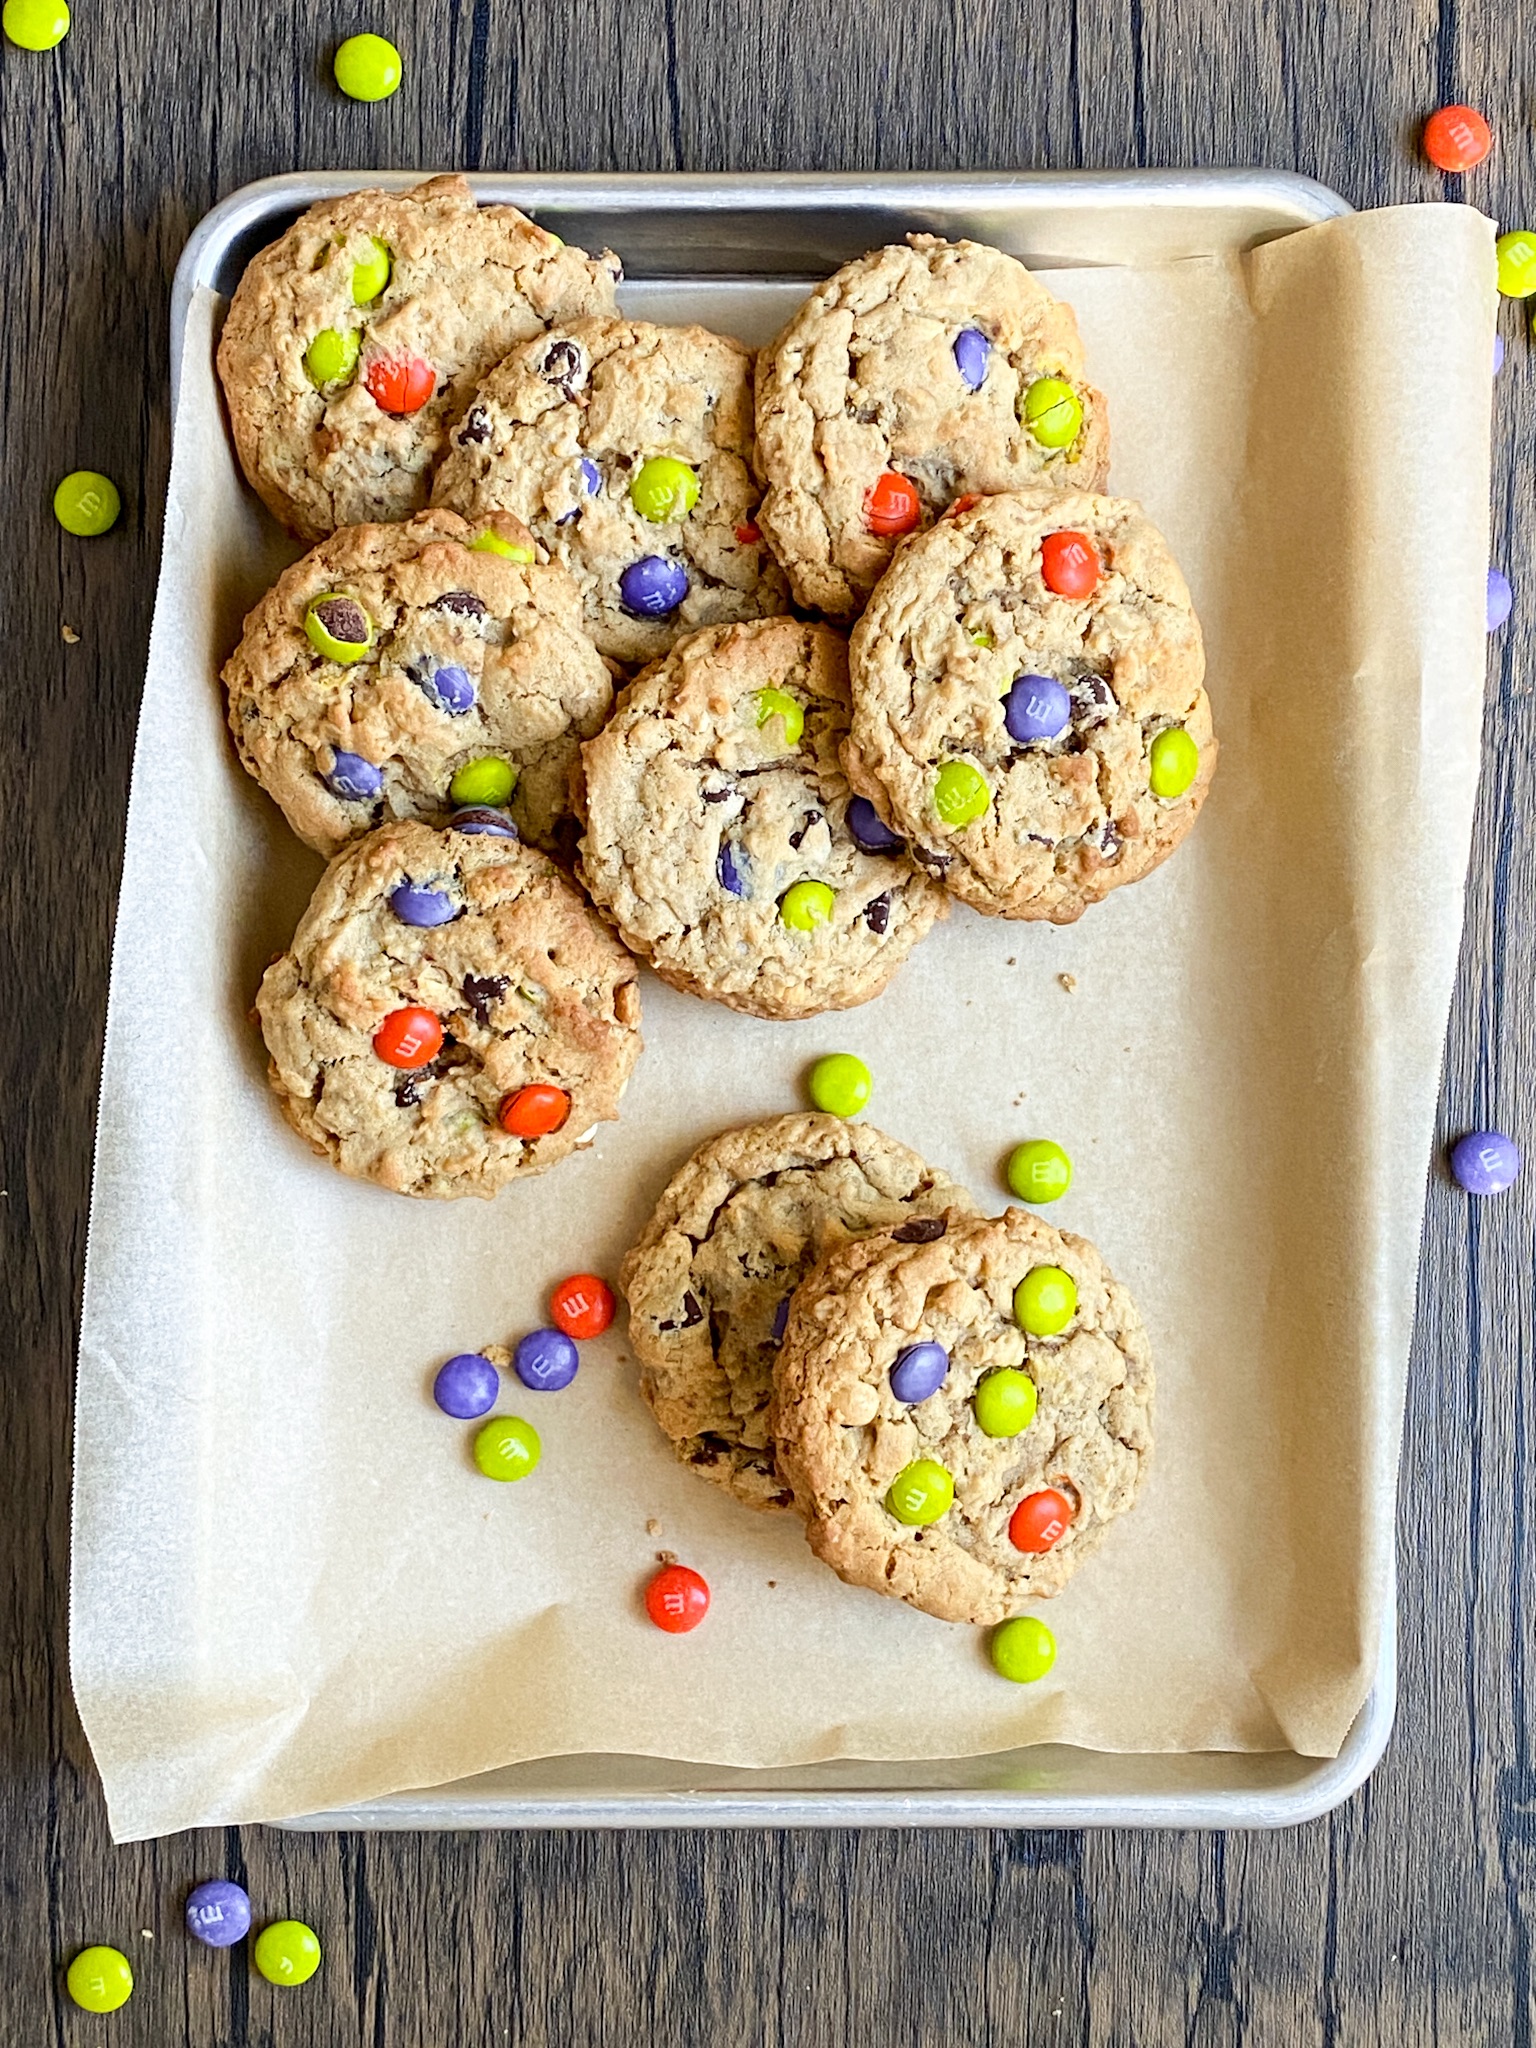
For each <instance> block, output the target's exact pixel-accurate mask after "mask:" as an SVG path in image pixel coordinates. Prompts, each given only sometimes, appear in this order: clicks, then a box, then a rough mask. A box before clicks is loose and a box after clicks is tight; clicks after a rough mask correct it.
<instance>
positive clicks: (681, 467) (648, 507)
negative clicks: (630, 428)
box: [629, 455, 699, 526]
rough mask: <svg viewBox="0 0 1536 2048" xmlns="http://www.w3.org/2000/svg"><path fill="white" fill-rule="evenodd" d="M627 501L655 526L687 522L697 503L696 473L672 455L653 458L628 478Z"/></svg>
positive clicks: (697, 484)
mask: <svg viewBox="0 0 1536 2048" xmlns="http://www.w3.org/2000/svg"><path fill="white" fill-rule="evenodd" d="M629 502H630V503H631V505H633V506H634V508H635V510H636V511H637V512H638V513H639V514H640V517H641V518H642V519H648V520H650V521H651V523H652V524H653V525H655V526H666V525H670V524H672V523H673V522H674V521H676V520H679V519H686V518H687V517H688V514H689V513H690V512H691V511H692V510H693V508H694V506H695V505H697V503H698V502H699V479H698V473H697V472H696V471H695V470H693V469H690V467H689V466H688V464H687V463H686V462H679V461H678V460H677V458H676V456H674V455H653V456H652V457H651V459H650V461H649V462H643V463H641V465H640V467H639V469H638V470H636V472H635V474H634V476H633V477H632V478H631V480H630V485H629Z"/></svg>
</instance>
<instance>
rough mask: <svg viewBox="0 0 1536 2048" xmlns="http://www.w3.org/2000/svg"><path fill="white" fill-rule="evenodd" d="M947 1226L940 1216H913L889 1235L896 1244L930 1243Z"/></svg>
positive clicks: (940, 1235) (938, 1236) (941, 1233)
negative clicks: (908, 1221)
mask: <svg viewBox="0 0 1536 2048" xmlns="http://www.w3.org/2000/svg"><path fill="white" fill-rule="evenodd" d="M948 1228H949V1225H948V1223H947V1222H946V1221H945V1220H944V1218H943V1217H942V1216H914V1217H913V1218H912V1221H911V1222H910V1223H903V1224H901V1225H900V1226H899V1227H898V1228H897V1229H895V1230H893V1231H892V1232H891V1237H892V1239H893V1241H894V1242H895V1243H897V1244H932V1243H933V1242H934V1240H935V1239H936V1238H940V1237H942V1236H943V1235H944V1233H945V1231H946V1230H948Z"/></svg>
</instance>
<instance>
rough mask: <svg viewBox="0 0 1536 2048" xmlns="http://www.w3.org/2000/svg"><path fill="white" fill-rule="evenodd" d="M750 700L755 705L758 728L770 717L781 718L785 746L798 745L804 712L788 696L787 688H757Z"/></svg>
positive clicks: (803, 723)
mask: <svg viewBox="0 0 1536 2048" xmlns="http://www.w3.org/2000/svg"><path fill="white" fill-rule="evenodd" d="M752 702H753V704H754V705H755V706H756V707H757V723H758V727H759V729H761V728H762V727H763V726H765V725H766V724H767V723H768V721H769V719H770V718H782V719H783V721H784V744H785V746H786V747H798V746H799V744H800V735H801V734H802V733H803V732H804V731H805V712H804V710H803V709H802V708H801V706H800V704H799V702H798V701H797V700H796V699H795V698H793V697H791V696H790V694H789V692H788V690H759V691H758V693H757V695H756V696H755V697H754V698H753V700H752Z"/></svg>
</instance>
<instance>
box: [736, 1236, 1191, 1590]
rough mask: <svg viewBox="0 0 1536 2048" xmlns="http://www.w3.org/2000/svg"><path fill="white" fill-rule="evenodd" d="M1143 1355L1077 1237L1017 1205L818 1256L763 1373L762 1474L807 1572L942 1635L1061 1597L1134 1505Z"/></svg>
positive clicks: (1141, 1464)
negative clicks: (935, 1621) (796, 1526)
mask: <svg viewBox="0 0 1536 2048" xmlns="http://www.w3.org/2000/svg"><path fill="white" fill-rule="evenodd" d="M1152 1387H1153V1376H1152V1359H1151V1354H1150V1351H1149V1348H1148V1344H1147V1337H1146V1332H1145V1330H1144V1329H1143V1328H1142V1324H1141V1318H1140V1316H1139V1315H1138V1314H1137V1312H1136V1304H1135V1303H1134V1302H1133V1301H1132V1300H1131V1297H1130V1295H1129V1294H1128V1293H1127V1292H1126V1290H1125V1288H1124V1287H1122V1286H1121V1285H1120V1283H1119V1281H1117V1280H1115V1279H1114V1278H1113V1277H1112V1276H1111V1275H1110V1274H1109V1273H1108V1272H1107V1271H1106V1270H1105V1266H1104V1261H1103V1260H1102V1259H1101V1258H1100V1256H1099V1254H1098V1252H1097V1251H1095V1249H1094V1248H1093V1246H1092V1245H1091V1244H1089V1243H1088V1241H1087V1239H1086V1238H1081V1237H1073V1236H1071V1235H1070V1234H1069V1233H1068V1232H1065V1231H1060V1230H1053V1229H1052V1228H1051V1226H1050V1225H1049V1224H1048V1223H1044V1222H1042V1221H1041V1220H1040V1219H1039V1218H1038V1217H1036V1216H1031V1215H1029V1214H1027V1213H1026V1212H1025V1211H1024V1210H1022V1209H1010V1210H1008V1211H1007V1213H1006V1214H1005V1215H1003V1216H1001V1217H998V1218H996V1219H995V1220H992V1219H987V1218H975V1217H971V1218H966V1217H957V1216H955V1215H953V1214H952V1215H951V1216H950V1218H949V1221H948V1227H947V1228H946V1230H945V1231H944V1233H943V1235H942V1236H939V1237H935V1238H932V1239H931V1240H925V1241H922V1242H919V1243H910V1242H903V1241H902V1238H901V1233H900V1232H892V1233H883V1234H881V1235H878V1236H875V1237H868V1238H864V1239H862V1240H860V1241H859V1242H857V1243H854V1244H849V1245H846V1246H843V1247H841V1248H839V1249H836V1250H834V1251H832V1252H831V1253H830V1254H828V1255H827V1256H826V1257H825V1258H824V1260H823V1261H822V1263H821V1264H819V1265H818V1266H817V1267H816V1268H815V1270H814V1271H813V1272H812V1273H811V1274H810V1276H809V1277H808V1278H807V1280H806V1282H805V1284H804V1286H803V1287H802V1288H801V1290H800V1292H799V1293H798V1294H797V1295H796V1297H795V1302H794V1306H793V1308H792V1310H791V1312H790V1317H789V1324H788V1328H787V1330H786V1332H785V1336H784V1343H783V1347H782V1350H781V1352H780V1355H779V1361H778V1367H777V1372H776V1399H775V1405H774V1414H773V1429H774V1433H775V1437H776V1441H777V1447H778V1457H779V1468H780V1470H781V1472H782V1473H783V1475H784V1477H785V1478H786V1479H787V1480H788V1481H789V1482H790V1484H791V1486H792V1487H793V1489H794V1494H795V1501H796V1504H797V1505H798V1506H799V1507H800V1509H801V1510H802V1512H803V1513H804V1515H805V1518H806V1535H807V1537H808V1538H809V1540H810V1545H811V1548H812V1549H813V1550H814V1551H815V1553H816V1555H817V1556H818V1557H819V1558H822V1559H823V1560H824V1561H825V1562H826V1563H827V1564H829V1565H831V1566H832V1568H833V1570H834V1571H836V1572H837V1573H838V1574H839V1575H840V1576H841V1577H842V1578H844V1579H846V1580H848V1582H849V1583H850V1584H851V1585H855V1586H869V1587H872V1588H873V1589H874V1591H876V1592H877V1593H893V1594H895V1595H896V1596H897V1597H898V1598H900V1599H902V1600H906V1601H908V1602H909V1603H910V1604H911V1605H912V1606H914V1607H920V1608H922V1609H923V1611H924V1612H925V1613H926V1614H936V1615H937V1616H938V1617H939V1618H940V1619H941V1620H943V1621H970V1622H989V1623H990V1622H997V1621H1002V1620H1004V1619H1005V1618H1006V1617H1007V1616H1009V1615H1012V1614H1017V1613H1019V1612H1020V1610H1021V1609H1022V1608H1023V1607H1024V1605H1025V1604H1026V1602H1028V1601H1031V1600H1039V1599H1043V1598H1046V1597H1048V1596H1049V1595H1051V1594H1053V1593H1059V1592H1060V1591H1061V1589H1062V1587H1063V1586H1064V1585H1065V1584H1066V1582H1067V1580H1068V1579H1069V1578H1070V1577H1071V1576H1072V1573H1073V1572H1074V1571H1075V1570H1076V1569H1077V1566H1078V1565H1079V1564H1080V1563H1081V1561H1082V1560H1083V1558H1085V1557H1086V1556H1087V1555H1088V1553H1089V1552H1090V1551H1092V1550H1095V1549H1096V1548H1097V1547H1098V1545H1099V1543H1100V1542H1101V1541H1102V1539H1103V1536H1104V1533H1105V1531H1106V1529H1107V1528H1108V1526H1109V1524H1110V1523H1111V1522H1112V1521H1113V1520H1114V1519H1115V1517H1116V1516H1117V1515H1122V1514H1124V1513H1125V1511H1126V1509H1127V1508H1129V1507H1130V1506H1131V1505H1132V1504H1133V1502H1134V1501H1135V1499H1136V1495H1137V1492H1138V1490H1139V1488H1140V1486H1141V1482H1142V1478H1143V1476H1144V1474H1145V1470H1146V1465H1147V1459H1148V1455H1149V1453H1150V1451H1151V1446H1152V1435H1151V1404H1152Z"/></svg>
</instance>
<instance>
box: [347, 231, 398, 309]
mask: <svg viewBox="0 0 1536 2048" xmlns="http://www.w3.org/2000/svg"><path fill="white" fill-rule="evenodd" d="M368 242H369V253H368V254H367V255H366V256H365V257H364V258H363V260H362V261H361V262H360V263H354V264H353V266H352V303H353V305H354V306H371V305H372V304H373V302H374V300H375V299H377V298H379V297H381V296H382V294H383V292H384V290H385V288H386V287H387V285H388V284H389V275H390V271H391V270H392V269H393V267H394V265H393V260H392V259H391V257H390V253H389V245H388V244H387V243H385V242H381V241H380V240H379V238H378V236H377V235H370V236H369V237H368Z"/></svg>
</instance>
